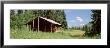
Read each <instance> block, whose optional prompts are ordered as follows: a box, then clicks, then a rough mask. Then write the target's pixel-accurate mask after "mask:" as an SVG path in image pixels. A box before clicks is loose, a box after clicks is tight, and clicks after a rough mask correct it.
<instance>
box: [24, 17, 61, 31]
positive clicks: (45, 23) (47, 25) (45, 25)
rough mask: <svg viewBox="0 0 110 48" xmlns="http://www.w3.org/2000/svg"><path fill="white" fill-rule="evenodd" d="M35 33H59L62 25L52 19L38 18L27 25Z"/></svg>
mask: <svg viewBox="0 0 110 48" xmlns="http://www.w3.org/2000/svg"><path fill="white" fill-rule="evenodd" d="M26 25H27V26H28V27H29V28H30V29H31V30H33V31H36V30H37V31H38V32H39V31H42V32H59V31H60V27H61V24H60V23H58V22H55V21H53V20H51V19H47V18H44V17H37V18H35V19H33V20H32V21H29V22H28V23H27V24H26Z"/></svg>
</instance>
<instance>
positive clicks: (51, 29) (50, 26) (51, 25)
mask: <svg viewBox="0 0 110 48" xmlns="http://www.w3.org/2000/svg"><path fill="white" fill-rule="evenodd" d="M50 27H51V32H52V24H51V26H50Z"/></svg>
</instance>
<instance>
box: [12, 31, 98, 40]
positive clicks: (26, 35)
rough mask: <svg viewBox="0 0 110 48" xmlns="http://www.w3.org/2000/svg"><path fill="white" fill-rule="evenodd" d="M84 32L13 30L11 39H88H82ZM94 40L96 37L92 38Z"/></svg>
mask: <svg viewBox="0 0 110 48" xmlns="http://www.w3.org/2000/svg"><path fill="white" fill-rule="evenodd" d="M84 33H85V32H84V31H81V30H63V31H61V32H54V33H51V32H41V31H40V32H37V31H29V30H27V29H22V30H17V29H16V30H13V29H11V32H10V34H11V36H10V38H11V39H90V37H84V36H83V34H84ZM94 38H96V37H94Z"/></svg>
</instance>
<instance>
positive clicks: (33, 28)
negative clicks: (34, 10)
mask: <svg viewBox="0 0 110 48" xmlns="http://www.w3.org/2000/svg"><path fill="white" fill-rule="evenodd" d="M32 28H33V29H34V20H33V26H32Z"/></svg>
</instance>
